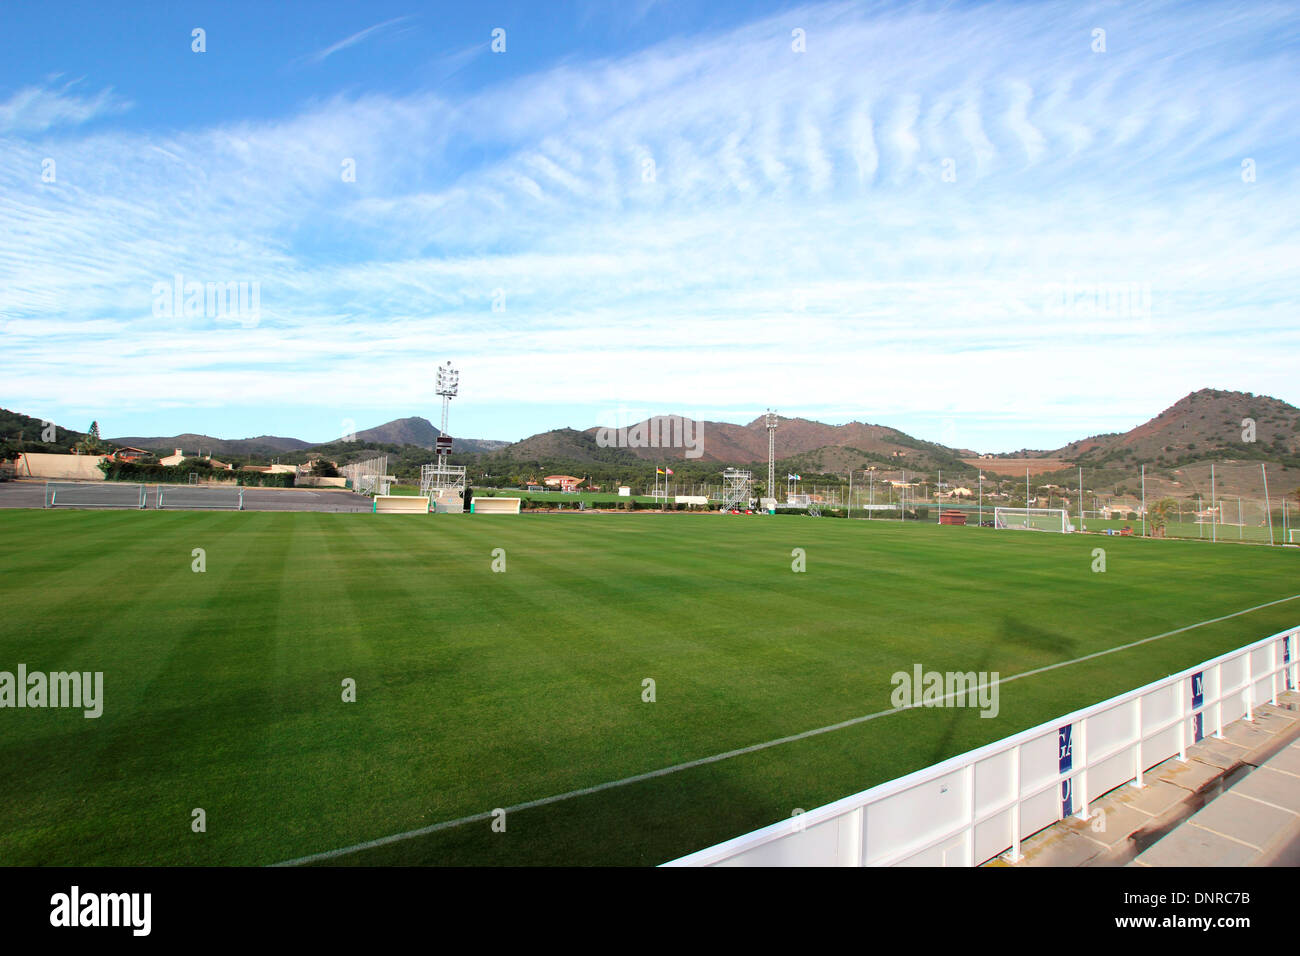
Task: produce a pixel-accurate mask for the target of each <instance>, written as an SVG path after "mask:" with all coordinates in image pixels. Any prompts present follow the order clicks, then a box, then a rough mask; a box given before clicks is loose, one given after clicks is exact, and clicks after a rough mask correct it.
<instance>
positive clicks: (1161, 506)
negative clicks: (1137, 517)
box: [1147, 498, 1178, 538]
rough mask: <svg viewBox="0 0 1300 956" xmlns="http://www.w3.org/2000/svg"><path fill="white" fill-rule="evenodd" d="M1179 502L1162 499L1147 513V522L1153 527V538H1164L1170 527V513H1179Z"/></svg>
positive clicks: (1171, 499)
mask: <svg viewBox="0 0 1300 956" xmlns="http://www.w3.org/2000/svg"><path fill="white" fill-rule="evenodd" d="M1177 511H1178V502H1176V501H1174V499H1173V498H1161V499H1160V500H1159V501H1157V502H1156V503H1155V504H1153V505H1152V506H1151V508H1150V509H1149V510H1148V512H1147V522H1148V524H1150V525H1151V537H1153V538H1163V537H1165V531H1166V530H1167V528H1168V526H1169V515H1170V513H1171V512H1172V513H1177Z"/></svg>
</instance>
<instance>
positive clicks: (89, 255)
mask: <svg viewBox="0 0 1300 956" xmlns="http://www.w3.org/2000/svg"><path fill="white" fill-rule="evenodd" d="M196 28H201V29H202V30H204V31H205V35H204V41H205V45H206V49H205V51H204V52H195V51H194V50H193V49H192V46H193V44H194V40H193V37H192V31H193V30H194V29H196ZM496 29H502V30H504V31H505V34H504V46H505V49H504V51H502V52H497V51H494V50H493V49H492V48H491V44H492V40H493V31H494V30H496ZM1098 31H1104V35H1103V34H1099V33H1098ZM1103 45H1104V49H1103V48H1102V46H1103ZM1298 54H1300V12H1297V10H1296V8H1295V7H1294V6H1293V5H1287V4H1246V5H1241V4H1226V3H1225V4H1217V3H1198V4H1195V5H1187V4H1172V3H1155V4H1130V3H1123V4H1121V3H1108V2H1107V3H1094V4H1079V3H976V4H962V3H919V4H916V3H912V4H896V3H877V4H861V3H851V4H843V3H829V4H806V5H805V4H789V3H741V4H727V3H719V2H710V3H667V2H643V3H636V2H628V3H594V2H587V3H577V2H571V3H547V4H538V3H524V2H519V3H482V4H455V5H452V4H447V5H441V4H439V5H415V4H410V3H407V4H399V3H389V2H375V3H367V4H317V3H311V4H307V3H284V4H267V3H239V2H223V3H213V4H184V3H174V4H168V5H165V6H164V5H161V4H139V5H131V4H113V5H104V4H98V3H81V4H72V3H57V2H56V3H26V2H8V3H5V4H3V5H0V348H2V349H3V354H4V366H3V371H4V374H3V378H0V405H3V406H4V407H8V408H13V409H16V410H20V411H24V412H26V413H28V414H32V415H36V416H38V417H43V418H48V419H51V420H55V421H59V422H60V423H63V424H67V425H70V426H72V427H78V428H84V427H85V426H86V425H87V424H88V423H89V421H90V420H91V419H97V420H98V421H99V422H100V423H101V428H102V431H103V433H104V434H105V435H109V436H113V435H140V434H148V435H163V434H171V433H174V432H178V431H199V432H206V433H209V434H214V435H218V436H221V437H234V438H238V437H246V436H251V435H256V434H268V433H269V434H279V435H295V436H297V437H302V438H306V439H310V440H320V441H324V440H328V439H330V438H334V437H337V436H338V435H340V434H342V433H343V432H344V431H346V430H347V428H348V425H349V423H355V425H356V427H360V428H365V427H367V426H369V425H373V424H378V423H380V422H383V421H386V420H388V419H391V418H396V417H401V416H406V415H424V416H425V417H428V418H430V419H431V420H434V421H435V422H436V421H437V418H438V405H437V401H436V398H435V396H434V395H433V370H434V368H435V366H436V365H438V364H440V363H442V362H444V361H446V360H448V359H450V360H451V361H453V362H454V363H455V364H456V365H457V366H458V367H459V368H460V369H461V381H462V387H461V395H460V396H459V397H458V398H457V399H456V401H455V402H454V403H453V410H452V422H451V429H450V430H451V432H452V433H453V434H459V435H464V436H466V437H484V438H503V439H517V438H521V437H524V436H526V435H528V434H532V433H534V432H537V431H541V430H544V429H547V428H552V427H560V426H565V425H569V426H573V427H579V428H583V427H587V426H590V425H593V424H597V423H606V424H620V423H624V422H626V421H628V420H632V419H635V418H637V417H640V416H643V415H646V414H652V413H674V412H675V413H681V414H688V415H697V416H700V417H705V418H714V419H722V420H727V421H738V422H744V421H749V420H751V419H752V418H754V417H755V416H756V415H758V414H759V413H760V412H761V411H762V410H763V409H764V408H766V407H768V406H772V407H775V408H777V409H778V410H779V411H780V412H781V413H782V414H784V415H790V416H794V415H802V416H805V417H809V418H816V419H820V420H823V421H830V422H842V421H848V420H854V419H856V420H859V421H871V422H878V423H884V424H890V425H894V426H897V427H900V428H903V429H904V430H907V431H910V432H912V433H913V434H916V435H917V436H918V437H922V438H929V439H934V440H938V441H943V442H945V443H947V444H953V445H959V446H963V447H971V448H975V449H978V450H981V451H999V450H1011V449H1016V448H1021V447H1026V446H1028V447H1055V446H1058V445H1061V444H1064V443H1065V442H1066V441H1069V440H1072V439H1074V438H1078V437H1081V436H1083V435H1085V434H1090V433H1093V432H1097V431H1112V430H1121V429H1125V428H1129V427H1131V426H1133V425H1135V424H1137V423H1139V422H1141V421H1143V420H1145V419H1146V418H1149V417H1150V416H1152V415H1154V414H1156V413H1158V412H1159V411H1161V410H1162V409H1163V408H1165V407H1167V406H1168V405H1170V404H1172V403H1173V402H1174V401H1175V400H1177V399H1178V398H1180V397H1181V396H1183V395H1184V394H1186V393H1187V392H1189V391H1192V390H1194V389H1197V388H1201V387H1217V388H1236V389H1241V390H1243V391H1252V392H1256V393H1265V394H1271V395H1274V396H1276V397H1279V398H1282V399H1284V400H1287V401H1291V402H1293V403H1300V385H1298V384H1297V382H1298V378H1297V375H1296V373H1295V369H1296V365H1297V357H1300V349H1297V344H1300V342H1298V340H1300V323H1297V321H1296V318H1297V316H1296V311H1295V310H1296V305H1295V303H1296V302H1297V301H1298V300H1300V295H1298V293H1300V270H1297V268H1296V263H1297V262H1300V238H1298V236H1297V229H1296V223H1297V222H1300V215H1297V214H1298V213H1300V202H1298V201H1297V200H1298V199H1300V175H1298V174H1300V169H1298V168H1297V166H1298V164H1297V156H1298V155H1300V154H1298V152H1297V146H1298V145H1300V143H1298V142H1297V140H1298V138H1300V106H1298V105H1297V104H1298V103H1300V96H1297V93H1298V92H1300V90H1298V88H1297V87H1298V86H1300V83H1298V81H1297V78H1298V77H1300V62H1298V60H1300V56H1298ZM351 173H354V175H351ZM177 276H180V277H181V280H180V285H181V294H180V298H181V300H182V304H183V300H184V299H185V298H186V296H187V294H188V293H187V291H186V290H187V287H188V284H189V283H198V284H199V289H200V290H201V294H200V295H199V296H198V297H197V299H196V300H195V303H196V306H195V308H194V309H193V311H190V310H187V309H185V308H181V309H180V310H179V312H178V311H177V310H176V309H174V308H173V307H172V306H173V305H174V304H175V303H176V298H175V297H173V295H172V294H171V292H170V291H169V290H171V288H172V286H174V285H175V284H176V282H177V280H176V278H175V277H177ZM228 283H235V284H238V283H246V289H247V290H250V291H251V290H252V289H253V288H254V285H253V284H256V286H255V288H256V290H257V297H256V299H255V300H249V302H247V303H246V307H245V308H244V309H243V310H242V311H241V312H240V313H238V314H237V315H233V316H232V315H230V314H222V313H220V312H219V311H214V309H213V308H212V305H211V303H210V302H208V301H207V300H205V299H204V296H203V294H202V290H205V289H206V288H207V287H208V285H209V284H211V285H213V286H214V287H217V288H223V289H224V288H227V284H228ZM160 290H162V291H160ZM252 301H255V302H256V305H257V307H256V308H255V309H254V308H251V302H252Z"/></svg>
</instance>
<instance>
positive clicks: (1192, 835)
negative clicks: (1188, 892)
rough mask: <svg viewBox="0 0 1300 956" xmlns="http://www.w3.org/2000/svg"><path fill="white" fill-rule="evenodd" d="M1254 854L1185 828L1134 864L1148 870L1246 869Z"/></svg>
mask: <svg viewBox="0 0 1300 956" xmlns="http://www.w3.org/2000/svg"><path fill="white" fill-rule="evenodd" d="M1254 856H1255V851H1254V850H1252V849H1251V848H1250V847H1248V846H1243V845H1242V844H1240V843H1236V842H1234V841H1232V840H1229V839H1228V838H1227V837H1222V836H1219V835H1218V834H1217V833H1211V832H1210V831H1208V830H1201V829H1197V828H1194V827H1188V826H1182V827H1179V828H1178V829H1177V830H1175V831H1174V832H1173V833H1170V834H1169V835H1168V836H1167V837H1165V838H1164V839H1163V840H1160V841H1159V842H1158V843H1155V844H1153V845H1151V846H1150V847H1148V848H1147V849H1146V851H1145V852H1143V853H1142V854H1140V855H1139V856H1138V857H1137V858H1136V859H1135V860H1134V861H1133V862H1134V863H1137V864H1139V865H1145V866H1245V865H1246V864H1247V863H1249V862H1250V861H1251V860H1252V859H1253V858H1254Z"/></svg>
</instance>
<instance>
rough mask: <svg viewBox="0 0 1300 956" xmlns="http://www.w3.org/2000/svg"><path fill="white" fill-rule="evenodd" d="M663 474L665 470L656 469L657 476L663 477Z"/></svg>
mask: <svg viewBox="0 0 1300 956" xmlns="http://www.w3.org/2000/svg"><path fill="white" fill-rule="evenodd" d="M663 473H664V470H663V469H662V468H656V469H655V474H656V475H662V474H663Z"/></svg>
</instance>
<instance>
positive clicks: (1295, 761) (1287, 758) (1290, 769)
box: [1267, 743, 1300, 776]
mask: <svg viewBox="0 0 1300 956" xmlns="http://www.w3.org/2000/svg"><path fill="white" fill-rule="evenodd" d="M1267 766H1268V767H1270V768H1272V769H1273V770H1278V771H1280V772H1282V773H1290V774H1295V775H1296V776H1300V743H1294V744H1292V745H1291V746H1290V747H1287V748H1286V750H1283V751H1282V752H1281V753H1279V754H1277V755H1276V756H1275V757H1272V758H1271V759H1270V760H1269V761H1268V764H1267Z"/></svg>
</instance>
